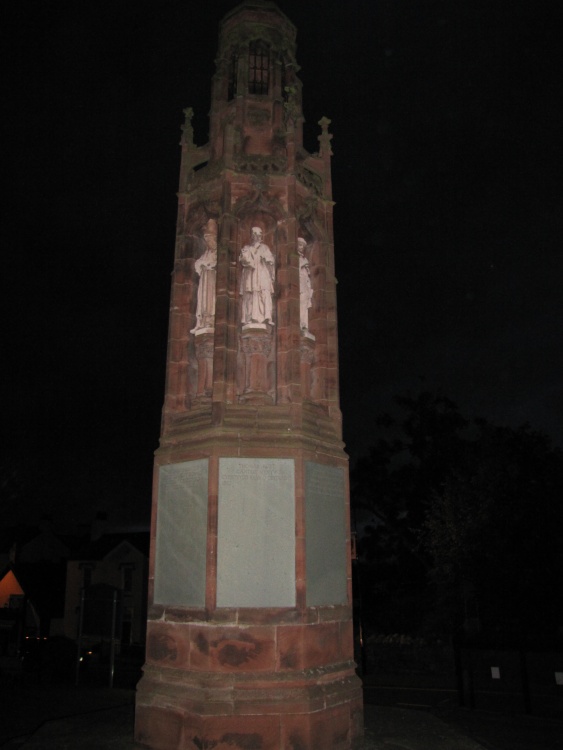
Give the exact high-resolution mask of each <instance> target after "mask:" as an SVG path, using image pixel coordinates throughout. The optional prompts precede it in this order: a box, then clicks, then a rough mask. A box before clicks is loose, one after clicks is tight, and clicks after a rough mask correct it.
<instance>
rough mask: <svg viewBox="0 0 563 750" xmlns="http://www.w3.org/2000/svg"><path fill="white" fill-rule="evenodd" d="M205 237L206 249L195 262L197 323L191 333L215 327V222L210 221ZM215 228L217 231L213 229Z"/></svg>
mask: <svg viewBox="0 0 563 750" xmlns="http://www.w3.org/2000/svg"><path fill="white" fill-rule="evenodd" d="M207 229H208V230H211V231H207V232H205V234H204V235H203V239H204V240H205V245H206V249H205V251H204V252H203V254H202V255H200V257H199V258H198V259H197V260H196V262H195V263H194V268H195V272H196V273H197V274H198V275H199V284H198V287H197V308H196V314H195V315H196V324H195V328H192V330H191V333H195V334H197V333H203V332H204V331H209V330H213V328H214V327H215V286H216V284H215V277H216V275H217V271H216V268H217V228H216V225H215V222H212V221H210V222H208V224H207ZM213 229H215V231H213Z"/></svg>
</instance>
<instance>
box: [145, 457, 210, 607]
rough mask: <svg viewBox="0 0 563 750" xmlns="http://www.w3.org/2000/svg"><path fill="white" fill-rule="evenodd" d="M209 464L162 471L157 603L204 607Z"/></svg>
mask: <svg viewBox="0 0 563 750" xmlns="http://www.w3.org/2000/svg"><path fill="white" fill-rule="evenodd" d="M208 468H209V467H208V460H207V459H206V458H204V459H201V460H198V461H185V462H183V463H180V464H169V465H167V466H161V467H160V469H159V477H158V514H157V519H156V557H155V571H154V601H155V603H156V604H169V605H176V606H181V607H204V606H205V569H206V564H205V560H206V551H207V492H208V489H207V488H208Z"/></svg>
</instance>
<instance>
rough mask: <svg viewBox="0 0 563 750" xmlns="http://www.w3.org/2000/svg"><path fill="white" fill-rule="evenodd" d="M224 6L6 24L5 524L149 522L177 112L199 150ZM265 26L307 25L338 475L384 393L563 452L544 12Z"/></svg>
mask: <svg viewBox="0 0 563 750" xmlns="http://www.w3.org/2000/svg"><path fill="white" fill-rule="evenodd" d="M235 5H236V3H235V2H230V1H229V2H226V1H222V0H208V1H207V2H205V3H195V2H192V1H191V0H184V1H183V2H180V1H178V0H170V1H166V0H163V1H162V2H156V1H155V2H152V3H150V2H130V1H129V0H116V2H115V3H114V4H113V5H112V6H111V7H110V6H109V4H102V3H83V2H76V0H73V1H72V2H67V1H66V0H57V2H47V1H45V2H25V0H24V1H22V2H18V3H11V4H9V5H8V6H6V8H4V9H3V15H4V19H5V20H4V26H5V32H7V33H8V36H9V41H8V42H7V43H5V44H4V54H5V61H4V63H3V69H4V74H5V75H6V73H7V74H8V75H7V84H6V83H5V84H4V95H3V99H4V101H3V104H4V108H3V109H4V117H3V121H2V126H3V139H2V140H3V145H4V147H5V150H6V152H7V154H6V155H7V158H5V159H4V160H3V161H4V167H3V170H2V171H3V176H4V178H5V183H6V187H5V190H4V199H3V202H4V212H3V213H4V219H3V222H2V230H3V241H2V258H3V264H2V274H1V278H2V289H1V300H2V304H3V312H2V320H3V325H2V333H3V341H2V362H3V367H2V370H3V379H2V380H3V390H2V438H3V451H2V456H1V461H0V465H1V466H2V475H1V479H2V483H3V486H4V491H3V493H2V503H3V505H2V518H3V522H4V523H14V522H16V521H28V522H34V521H37V520H39V517H40V515H41V514H43V513H51V514H52V516H53V520H54V521H55V524H56V525H57V526H59V527H60V526H62V525H64V523H66V522H70V521H86V520H88V519H89V518H91V517H92V516H93V515H94V514H95V512H96V511H98V510H102V511H106V512H108V513H109V515H110V521H112V522H114V523H119V524H124V523H129V522H141V523H142V522H146V521H147V520H148V517H149V510H150V498H151V474H152V454H153V451H154V450H155V448H156V447H157V445H158V437H159V425H160V410H161V407H162V402H163V394H164V368H165V356H166V338H167V325H168V320H167V318H168V304H169V285H170V272H171V270H172V263H173V255H174V233H175V220H176V190H177V185H178V172H179V163H180V161H179V160H180V150H179V146H178V142H179V137H180V125H181V123H182V121H183V113H182V110H183V108H184V107H187V106H191V107H193V108H194V110H195V118H194V126H195V133H196V142H197V143H198V144H203V143H205V142H206V141H207V127H208V121H207V113H208V110H209V105H210V83H211V76H212V74H213V72H214V57H215V54H216V50H217V33H218V24H219V20H220V19H221V17H222V16H223V15H224V14H225V13H226V12H228V11H229V10H230V9H231V8H233V7H234V6H235ZM279 6H280V8H281V9H282V10H283V11H284V12H285V13H286V15H288V17H289V18H290V19H291V20H292V21H293V22H294V23H295V25H296V26H297V29H298V62H299V63H300V65H301V68H302V70H301V72H300V78H301V80H302V81H303V85H304V89H303V102H304V113H305V117H306V120H307V122H306V125H305V141H306V147H307V148H308V150H310V151H316V150H317V142H316V138H317V135H318V133H319V128H318V126H317V124H316V123H317V122H318V120H319V119H320V118H321V117H322V116H323V115H326V116H327V117H329V118H331V120H332V126H331V131H332V133H333V135H334V138H333V142H332V143H333V150H334V157H333V187H334V199H335V201H336V206H335V242H336V265H337V276H338V280H339V286H338V293H339V331H340V361H341V404H342V409H343V413H344V424H345V428H344V429H345V440H346V443H347V445H348V450H349V453H350V455H351V458H352V459H355V458H356V457H357V456H358V455H360V454H361V453H362V452H364V451H365V450H366V449H367V447H368V446H369V445H370V442H371V440H372V439H373V422H374V419H375V417H376V416H377V415H378V414H379V413H380V412H382V411H389V410H391V409H392V408H393V400H392V399H393V396H394V395H396V394H405V393H407V392H410V393H411V394H412V395H416V394H417V393H418V392H419V391H420V390H422V389H429V390H433V391H435V390H440V391H441V392H442V393H443V394H444V395H446V396H448V397H449V398H451V399H453V400H454V401H456V402H457V403H458V404H459V406H460V408H461V410H462V411H463V412H464V413H465V414H466V415H468V416H478V417H486V418H489V419H491V420H492V421H495V422H498V423H501V424H509V425H513V426H517V425H520V424H521V423H523V422H529V423H530V424H531V425H532V427H534V428H536V429H540V430H544V431H546V432H548V433H549V434H550V435H551V436H552V437H553V439H554V441H555V442H558V443H560V444H561V443H562V442H563V428H562V424H563V347H562V345H561V341H562V335H561V332H562V324H563V295H562V291H561V287H562V279H563V249H562V243H561V238H562V236H563V231H562V230H563V226H562V224H563V221H562V215H563V202H562V189H561V188H562V185H561V183H562V174H563V169H562V167H563V164H562V161H563V159H562V146H561V143H562V138H561V117H560V106H559V105H560V101H561V70H562V66H561V60H560V47H561V42H560V39H561V37H560V35H559V29H558V25H559V24H558V22H559V20H560V19H558V18H556V17H555V11H554V9H558V8H559V4H556V3H544V2H541V0H512V2H495V0H488V1H487V2H484V1H481V0H455V2H454V0H450V1H449V2H446V1H445V0H444V1H441V0H424V1H422V0H381V1H380V2H376V1H375V0H348V1H347V2H345V3H344V2H341V0H338V1H335V0H325V2H323V3H306V2H303V1H302V0H299V1H297V0H285V2H284V1H283V0H282V1H281V2H280V3H279ZM557 12H558V11H557ZM6 488H8V489H6Z"/></svg>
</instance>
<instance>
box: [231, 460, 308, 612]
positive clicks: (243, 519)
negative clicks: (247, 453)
mask: <svg viewBox="0 0 563 750" xmlns="http://www.w3.org/2000/svg"><path fill="white" fill-rule="evenodd" d="M217 606H218V607H293V606H295V467H294V463H293V460H292V459H286V458H221V459H220V460H219V517H218V539H217Z"/></svg>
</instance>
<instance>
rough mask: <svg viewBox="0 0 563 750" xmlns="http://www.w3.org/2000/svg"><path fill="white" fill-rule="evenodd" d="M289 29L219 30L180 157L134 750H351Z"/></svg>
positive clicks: (344, 571)
mask: <svg viewBox="0 0 563 750" xmlns="http://www.w3.org/2000/svg"><path fill="white" fill-rule="evenodd" d="M295 38H296V30H295V27H294V26H293V25H292V23H291V22H290V21H289V20H288V19H287V18H286V17H285V15H284V14H283V13H282V12H281V11H280V10H279V9H278V7H277V6H276V5H275V4H274V3H273V2H267V1H266V0H247V2H244V3H242V4H241V5H239V6H238V7H237V8H235V9H234V10H233V11H232V12H231V13H229V14H228V15H227V16H226V17H225V18H224V19H223V21H222V24H221V28H220V38H219V52H218V56H217V72H216V74H215V76H214V79H213V85H212V104H211V113H210V138H209V143H208V144H207V145H205V146H196V145H195V144H194V143H193V131H192V127H191V116H192V111H191V110H190V109H187V110H186V111H185V112H186V122H185V124H184V127H183V136H182V141H181V147H182V157H181V169H180V187H179V193H178V195H179V205H178V224H177V239H176V254H175V263H174V270H173V276H172V291H171V306H170V328H169V343H168V360H167V378H166V393H165V403H164V409H163V419H162V434H161V440H160V447H159V448H158V450H157V452H156V457H155V469H154V490H153V493H154V494H153V514H152V532H151V558H150V574H149V613H148V623H147V652H146V663H145V665H144V670H143V677H142V678H141V681H140V683H139V685H138V689H137V703H136V722H135V739H136V741H137V742H138V743H139V744H140V745H144V746H146V747H149V748H153V749H154V750H202V749H203V748H213V749H214V750H233V749H234V750H236V749H237V748H239V749H240V750H243V749H246V750H248V749H250V748H252V749H256V750H350V748H354V747H356V746H357V745H358V743H359V742H360V740H361V736H362V731H363V730H362V727H363V721H362V694H361V684H360V681H359V679H358V677H357V676H356V673H355V665H354V661H353V634H352V630H353V629H352V590H351V562H350V524H349V488H348V460H347V456H346V454H345V452H344V445H343V443H342V424H341V412H340V407H339V392H338V341H337V325H336V280H335V276H334V247H333V231H332V206H333V202H332V187H331V155H332V151H331V146H330V141H331V137H332V136H331V135H330V134H329V132H328V126H329V123H330V121H329V120H327V119H326V118H323V119H322V120H321V121H320V123H319V124H320V128H321V130H320V135H319V151H318V153H317V154H310V153H308V152H307V151H306V150H305V148H304V146H303V140H302V126H303V114H302V108H301V83H300V81H299V79H298V77H297V75H296V71H297V69H298V67H297V63H296V60H295Z"/></svg>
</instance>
